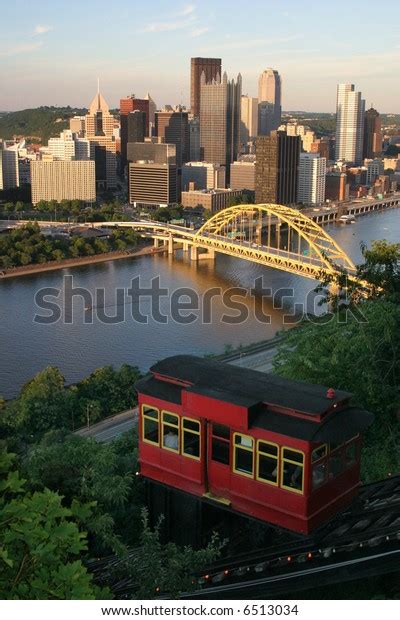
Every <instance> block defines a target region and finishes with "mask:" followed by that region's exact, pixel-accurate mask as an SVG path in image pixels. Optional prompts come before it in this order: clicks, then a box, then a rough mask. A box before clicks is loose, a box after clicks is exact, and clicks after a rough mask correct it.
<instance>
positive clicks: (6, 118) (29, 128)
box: [0, 106, 87, 144]
mask: <svg viewBox="0 0 400 620" xmlns="http://www.w3.org/2000/svg"><path fill="white" fill-rule="evenodd" d="M86 113H87V110H85V109H83V108H82V109H79V108H71V107H70V106H67V107H64V108H56V107H48V106H44V107H41V108H34V109H28V110H18V111H17V112H7V113H1V115H0V138H3V139H4V140H10V139H12V138H13V137H14V136H17V137H24V138H27V139H28V140H30V141H31V142H41V143H42V144H47V141H48V139H49V138H50V137H52V136H57V135H58V134H59V133H60V132H61V131H63V129H66V128H67V127H68V126H69V119H70V118H71V116H74V115H75V114H86Z"/></svg>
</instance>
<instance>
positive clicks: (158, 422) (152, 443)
mask: <svg viewBox="0 0 400 620" xmlns="http://www.w3.org/2000/svg"><path fill="white" fill-rule="evenodd" d="M146 408H148V409H153V411H157V426H158V441H151V439H146V437H145V435H144V431H145V420H151V421H152V422H155V421H156V418H152V417H151V416H148V415H146V413H145V409H146ZM160 439H161V437H160V410H159V408H158V407H154V406H153V405H145V404H144V403H143V405H142V441H143V442H144V443H148V444H149V445H150V446H158V447H160Z"/></svg>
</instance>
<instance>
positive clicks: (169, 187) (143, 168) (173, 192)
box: [129, 162, 178, 207]
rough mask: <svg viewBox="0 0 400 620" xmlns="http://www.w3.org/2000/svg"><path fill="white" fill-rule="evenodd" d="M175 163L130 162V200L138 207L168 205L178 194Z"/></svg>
mask: <svg viewBox="0 0 400 620" xmlns="http://www.w3.org/2000/svg"><path fill="white" fill-rule="evenodd" d="M176 173H177V170H176V166H175V165H170V164H155V163H149V162H137V163H132V164H129V202H130V204H133V205H135V206H136V207H140V206H141V205H144V206H154V207H157V206H160V205H162V206H167V205H169V204H171V203H175V202H176V201H177V199H178V194H177V174H176Z"/></svg>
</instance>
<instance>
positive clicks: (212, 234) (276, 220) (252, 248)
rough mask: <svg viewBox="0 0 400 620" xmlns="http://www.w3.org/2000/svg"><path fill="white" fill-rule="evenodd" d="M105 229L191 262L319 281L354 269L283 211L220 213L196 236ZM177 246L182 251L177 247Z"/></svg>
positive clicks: (314, 228) (140, 226)
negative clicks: (231, 259)
mask: <svg viewBox="0 0 400 620" xmlns="http://www.w3.org/2000/svg"><path fill="white" fill-rule="evenodd" d="M95 225H96V226H101V227H118V228H122V227H129V228H133V229H135V230H137V231H138V232H139V233H140V234H141V235H142V236H143V237H151V238H153V239H154V243H155V245H156V246H157V247H158V246H159V245H160V244H164V245H167V246H168V252H169V253H170V254H172V253H173V252H174V251H175V249H177V248H178V247H182V248H183V250H184V251H189V250H190V253H191V258H192V259H193V260H198V259H199V258H200V259H201V258H214V256H215V252H221V253H222V254H228V255H229V256H235V257H237V258H243V259H245V260H249V261H252V262H255V263H258V264H260V265H265V266H267V267H274V268H275V269H281V270H283V271H287V272H289V273H293V274H297V275H300V276H304V277H306V278H313V279H318V278H319V277H320V275H321V273H331V274H335V273H337V272H338V268H344V269H346V271H348V272H349V274H354V273H355V266H354V264H353V262H352V261H351V259H350V258H349V257H348V256H347V254H346V253H345V252H344V251H343V250H342V249H341V247H340V246H339V245H338V244H337V243H336V241H335V240H334V239H332V237H331V236H330V235H328V233H327V232H326V231H325V230H324V229H323V228H322V227H321V226H319V225H318V224H316V223H315V222H314V221H313V220H312V219H310V218H309V217H307V216H306V215H304V214H302V212H301V211H298V210H296V209H291V208H289V207H285V206H283V205H276V204H259V205H252V204H249V205H239V206H235V207H230V208H227V209H224V210H223V211H218V212H217V213H215V214H214V215H213V216H212V217H211V218H210V219H209V220H208V221H206V222H205V224H204V225H203V226H202V227H201V228H200V229H198V230H196V231H194V230H191V229H190V228H184V227H183V226H176V225H172V224H164V223H161V222H154V221H136V222H101V223H96V224H95ZM178 244H179V245H178Z"/></svg>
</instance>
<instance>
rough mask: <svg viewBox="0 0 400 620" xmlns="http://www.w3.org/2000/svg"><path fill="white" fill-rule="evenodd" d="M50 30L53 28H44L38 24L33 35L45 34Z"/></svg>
mask: <svg viewBox="0 0 400 620" xmlns="http://www.w3.org/2000/svg"><path fill="white" fill-rule="evenodd" d="M50 30H53V26H45V25H44V24H38V25H37V26H36V27H35V32H34V34H35V35H36V34H46V32H50Z"/></svg>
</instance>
